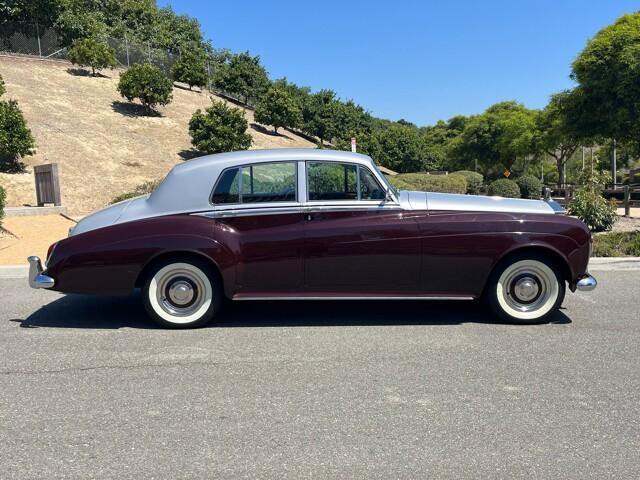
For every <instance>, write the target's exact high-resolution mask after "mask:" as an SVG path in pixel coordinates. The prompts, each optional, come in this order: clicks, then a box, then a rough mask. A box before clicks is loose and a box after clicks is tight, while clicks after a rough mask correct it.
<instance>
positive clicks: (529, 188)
mask: <svg viewBox="0 0 640 480" xmlns="http://www.w3.org/2000/svg"><path fill="white" fill-rule="evenodd" d="M516 183H517V184H518V187H520V194H521V195H522V198H530V199H539V198H540V197H541V196H542V182H541V181H540V180H538V177H534V176H533V175H523V176H521V177H519V178H517V179H516Z"/></svg>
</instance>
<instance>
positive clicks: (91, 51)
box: [68, 38, 116, 76]
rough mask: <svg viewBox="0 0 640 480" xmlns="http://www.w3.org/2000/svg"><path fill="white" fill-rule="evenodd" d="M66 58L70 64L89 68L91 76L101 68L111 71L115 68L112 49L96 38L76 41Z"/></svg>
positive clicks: (114, 57) (114, 55) (114, 56)
mask: <svg viewBox="0 0 640 480" xmlns="http://www.w3.org/2000/svg"><path fill="white" fill-rule="evenodd" d="M68 58H69V60H70V61H71V63H73V64H76V65H80V66H81V67H91V75H93V76H95V74H96V70H102V69H103V68H111V69H113V68H114V67H115V66H116V52H115V50H114V49H113V48H111V47H110V46H109V45H107V44H106V43H104V42H101V41H100V40H98V39H96V38H83V39H81V40H76V41H75V42H73V45H72V46H71V48H70V49H69V53H68Z"/></svg>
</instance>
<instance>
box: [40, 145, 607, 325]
mask: <svg viewBox="0 0 640 480" xmlns="http://www.w3.org/2000/svg"><path fill="white" fill-rule="evenodd" d="M563 213H565V212H564V210H563V209H562V208H561V207H560V206H559V205H558V204H556V203H555V202H553V201H549V200H516V199H507V198H500V197H485V196H471V195H457V194H444V193H432V192H413V191H398V190H396V188H394V187H393V186H392V185H391V184H390V183H389V182H388V180H387V179H386V177H385V176H383V175H382V174H381V173H380V171H379V170H378V169H377V167H376V165H375V163H374V162H373V161H372V159H371V158H370V157H368V156H365V155H360V154H356V153H351V152H342V151H330V150H311V149H280V150H256V151H243V152H231V153H223V154H217V155H209V156H206V157H201V158H199V159H195V160H190V161H188V162H186V163H183V164H180V165H177V166H176V167H174V168H173V169H172V170H171V171H170V172H169V174H168V175H167V176H166V178H165V179H164V180H163V181H162V183H161V184H160V185H159V186H158V188H157V189H156V190H155V191H154V192H153V193H151V194H150V195H148V196H144V197H138V198H135V199H130V200H125V201H123V202H120V203H117V204H115V205H112V206H110V207H108V208H105V209H104V210H101V211H98V212H96V213H94V214H92V215H89V216H87V217H85V218H83V219H82V220H81V221H80V222H79V223H78V224H77V225H75V227H74V228H73V229H72V230H71V231H70V233H69V237H68V238H66V239H63V240H60V241H58V242H56V243H54V244H53V245H51V247H50V248H49V251H48V253H47V258H46V262H45V265H46V268H45V269H44V270H43V267H42V264H41V261H40V259H39V258H38V257H29V263H30V276H29V283H30V285H31V286H32V287H34V288H48V289H51V290H56V291H59V292H64V293H81V294H109V295H127V294H130V293H131V292H132V291H133V290H134V289H140V290H141V296H142V300H143V302H144V305H145V308H146V310H147V312H148V313H149V315H150V316H151V317H152V318H153V319H154V320H155V321H157V322H158V323H160V324H162V325H164V326H167V327H174V328H185V327H195V326H200V325H203V324H205V323H207V322H209V321H210V320H212V319H213V318H214V317H215V316H216V314H217V313H218V311H219V309H220V307H221V305H222V304H223V302H224V300H225V299H231V300H234V301H240V300H303V299H313V300H354V299H355V300H365V299H366V300H369V299H393V300H406V299H411V300H416V299H420V300H422V299H424V300H475V299H484V300H486V302H487V303H488V305H489V306H490V307H491V309H492V311H493V312H495V314H496V315H497V316H499V317H500V318H501V319H503V320H507V321H511V322H516V323H535V322H542V321H544V320H545V319H546V318H548V317H549V315H550V314H552V312H554V310H556V309H557V308H558V307H559V306H560V304H561V303H562V301H563V299H564V295H565V289H566V286H568V287H569V289H570V290H572V291H575V290H576V289H578V290H585V291H588V290H592V289H594V288H595V286H596V280H595V279H594V278H593V277H592V276H591V275H589V273H588V271H587V265H588V262H589V255H590V250H591V235H590V232H589V230H588V229H587V227H586V226H585V224H584V223H582V222H581V221H580V220H577V219H575V218H572V217H569V216H567V215H565V214H563ZM425 315H428V311H425Z"/></svg>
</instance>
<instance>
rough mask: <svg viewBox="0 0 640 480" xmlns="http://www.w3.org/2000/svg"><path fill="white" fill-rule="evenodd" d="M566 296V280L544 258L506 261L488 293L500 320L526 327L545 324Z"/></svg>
mask: <svg viewBox="0 0 640 480" xmlns="http://www.w3.org/2000/svg"><path fill="white" fill-rule="evenodd" d="M564 294H565V281H564V278H563V277H562V275H561V274H560V272H559V270H558V268H557V267H556V266H555V265H554V263H553V262H551V261H550V260H549V259H547V258H545V257H543V256H539V257H531V256H529V257H526V258H525V257H515V258H512V259H511V260H510V261H506V262H503V263H502V264H501V265H500V266H499V267H498V268H497V269H496V270H495V271H494V272H493V274H492V276H491V279H490V280H489V283H488V284H487V289H486V290H485V297H486V300H487V302H488V303H489V306H490V307H491V309H492V310H493V311H494V312H495V313H496V314H498V316H500V318H502V319H503V320H506V321H508V322H512V323H522V324H534V323H541V322H544V321H545V319H547V318H548V317H549V316H550V315H551V314H552V313H553V312H555V311H556V310H557V309H558V308H559V307H560V305H561V304H562V301H563V300H564Z"/></svg>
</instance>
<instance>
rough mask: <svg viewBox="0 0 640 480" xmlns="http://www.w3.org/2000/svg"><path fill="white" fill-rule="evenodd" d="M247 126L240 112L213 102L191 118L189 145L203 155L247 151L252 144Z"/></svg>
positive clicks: (242, 113)
mask: <svg viewBox="0 0 640 480" xmlns="http://www.w3.org/2000/svg"><path fill="white" fill-rule="evenodd" d="M248 126H249V125H248V123H247V120H246V119H245V118H244V112H243V111H242V110H240V109H239V108H232V107H228V106H227V105H226V104H224V103H223V102H213V103H212V104H211V106H210V107H208V108H207V109H206V110H205V111H204V112H202V111H201V110H200V109H198V110H197V111H196V112H195V113H194V114H193V116H192V117H191V120H190V121H189V133H190V134H191V143H192V144H193V145H194V146H195V147H196V148H197V149H198V150H200V151H202V152H205V153H221V152H231V151H234V150H247V149H248V148H249V147H250V146H251V142H252V139H251V135H249V134H248V133H247V127H248Z"/></svg>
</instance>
